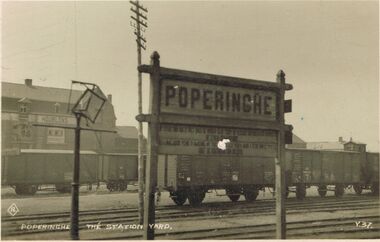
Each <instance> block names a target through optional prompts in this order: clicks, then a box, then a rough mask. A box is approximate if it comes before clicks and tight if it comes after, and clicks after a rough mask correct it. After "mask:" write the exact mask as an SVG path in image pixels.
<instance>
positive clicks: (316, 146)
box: [306, 141, 345, 150]
mask: <svg viewBox="0 0 380 242" xmlns="http://www.w3.org/2000/svg"><path fill="white" fill-rule="evenodd" d="M344 143H345V142H339V141H336V142H327V141H326V142H307V143H306V148H307V149H312V150H343V149H344V146H343V144H344Z"/></svg>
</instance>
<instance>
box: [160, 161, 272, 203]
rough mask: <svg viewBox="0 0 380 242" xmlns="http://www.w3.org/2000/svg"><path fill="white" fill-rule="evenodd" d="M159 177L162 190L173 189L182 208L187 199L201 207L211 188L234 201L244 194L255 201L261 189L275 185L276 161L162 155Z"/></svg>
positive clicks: (174, 196)
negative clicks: (222, 191) (220, 191)
mask: <svg viewBox="0 0 380 242" xmlns="http://www.w3.org/2000/svg"><path fill="white" fill-rule="evenodd" d="M157 177H158V180H157V185H158V188H159V189H161V190H162V189H166V190H169V191H170V195H171V198H172V199H173V201H174V202H175V203H176V204H178V205H182V204H183V203H185V201H186V200H187V199H189V203H190V204H192V205H198V204H200V203H201V202H202V201H203V199H204V197H205V193H206V192H207V191H208V190H209V189H221V188H222V189H226V193H227V196H228V197H229V198H230V199H231V200H232V201H237V200H238V199H239V197H240V195H241V194H243V195H244V196H245V199H246V200H248V201H253V200H255V199H256V197H257V196H258V194H259V190H260V189H262V188H264V187H266V186H272V184H273V180H274V161H273V158H268V157H262V158H252V157H251V158H244V157H237V156H207V157H206V156H189V155H160V156H159V159H158V174H157Z"/></svg>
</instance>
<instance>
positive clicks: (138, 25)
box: [130, 0, 148, 224]
mask: <svg viewBox="0 0 380 242" xmlns="http://www.w3.org/2000/svg"><path fill="white" fill-rule="evenodd" d="M130 3H131V4H132V7H131V11H132V12H133V13H134V16H131V18H132V20H133V22H132V21H131V26H132V27H134V29H135V32H134V33H135V35H136V43H137V66H140V65H141V48H143V49H144V50H145V48H146V40H145V38H144V37H143V36H142V34H141V31H143V32H145V30H144V28H145V29H146V28H148V24H147V22H146V21H147V20H148V18H147V16H146V15H144V14H143V13H144V12H145V13H147V12H148V9H146V8H144V7H143V6H141V5H140V4H139V1H138V0H137V1H130ZM142 12H143V13H142ZM142 27H144V28H142ZM137 73H138V112H139V114H142V74H141V72H139V71H138V72H137ZM143 138H144V136H143V123H142V122H141V121H139V128H138V179H139V223H140V224H143V218H144V177H145V174H144V171H145V164H144V157H143V150H142V148H143Z"/></svg>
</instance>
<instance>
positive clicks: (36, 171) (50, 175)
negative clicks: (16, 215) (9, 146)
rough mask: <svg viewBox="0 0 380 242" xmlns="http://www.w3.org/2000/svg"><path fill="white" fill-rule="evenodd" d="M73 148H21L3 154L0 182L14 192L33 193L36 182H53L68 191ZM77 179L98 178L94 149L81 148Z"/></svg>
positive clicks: (86, 180) (84, 180)
mask: <svg viewBox="0 0 380 242" xmlns="http://www.w3.org/2000/svg"><path fill="white" fill-rule="evenodd" d="M73 159H74V158H73V151H72V150H41V149H21V150H20V151H19V152H18V153H17V154H12V155H2V180H1V183H2V185H10V186H12V187H14V188H15V191H16V193H17V194H29V195H31V194H34V193H35V192H36V191H37V189H38V186H39V185H42V184H44V185H45V184H54V185H55V187H56V189H57V191H59V192H68V191H70V189H71V185H70V184H71V181H72V176H73V173H72V172H73ZM80 159H81V162H80V183H81V184H84V183H86V184H87V183H95V182H97V181H98V172H99V164H100V162H99V158H98V155H97V154H96V153H95V152H93V151H81V157H80Z"/></svg>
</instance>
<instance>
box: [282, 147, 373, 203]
mask: <svg viewBox="0 0 380 242" xmlns="http://www.w3.org/2000/svg"><path fill="white" fill-rule="evenodd" d="M365 158H366V157H365V153H359V152H352V151H326V150H324V151H321V150H307V149H287V150H286V153H285V160H286V168H285V170H286V171H285V174H286V182H287V184H286V185H287V186H290V187H292V186H293V187H292V188H294V187H295V189H291V191H294V192H296V197H297V198H298V199H303V198H305V196H306V188H307V187H310V186H317V187H318V193H319V195H320V196H321V197H324V196H325V195H326V193H327V191H334V192H335V196H337V197H341V196H342V195H343V193H344V188H345V187H347V186H349V185H352V186H354V187H356V186H358V185H359V184H360V183H361V170H362V167H365V166H366V159H365Z"/></svg>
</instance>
